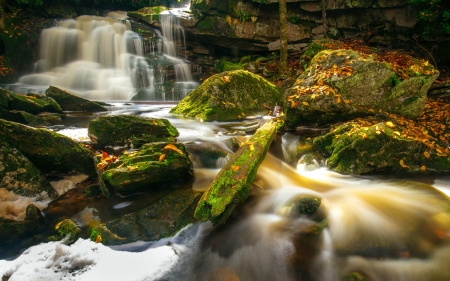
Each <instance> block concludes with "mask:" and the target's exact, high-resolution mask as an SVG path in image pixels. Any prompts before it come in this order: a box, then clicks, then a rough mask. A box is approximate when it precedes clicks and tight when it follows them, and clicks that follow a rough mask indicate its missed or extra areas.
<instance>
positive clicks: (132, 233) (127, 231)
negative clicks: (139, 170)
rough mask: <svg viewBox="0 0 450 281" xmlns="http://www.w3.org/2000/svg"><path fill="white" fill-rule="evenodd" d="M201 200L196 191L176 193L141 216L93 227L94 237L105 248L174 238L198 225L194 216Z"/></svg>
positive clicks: (135, 214) (127, 216)
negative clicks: (181, 231) (181, 230)
mask: <svg viewBox="0 0 450 281" xmlns="http://www.w3.org/2000/svg"><path fill="white" fill-rule="evenodd" d="M200 196H201V193H200V192H195V191H193V190H192V189H184V190H176V191H173V192H171V193H169V194H167V195H165V196H164V197H162V198H160V199H159V200H157V201H156V202H154V203H152V204H150V205H148V206H147V207H145V208H143V209H142V210H140V211H138V212H135V213H130V214H127V215H125V216H122V217H120V218H118V219H116V220H113V221H110V222H107V223H106V224H99V225H97V226H95V227H93V228H92V229H91V231H90V237H91V239H92V240H93V241H102V243H103V244H105V245H118V244H124V243H130V242H134V241H139V240H143V241H156V240H160V239H162V238H166V237H171V236H173V235H175V234H176V233H177V232H178V231H179V230H180V229H182V228H183V227H185V226H186V225H188V224H190V223H193V222H194V221H195V219H194V215H193V213H194V209H195V206H196V205H197V202H198V200H199V198H200ZM99 236H100V237H99Z"/></svg>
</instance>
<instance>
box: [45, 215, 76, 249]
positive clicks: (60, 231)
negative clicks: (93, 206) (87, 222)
mask: <svg viewBox="0 0 450 281" xmlns="http://www.w3.org/2000/svg"><path fill="white" fill-rule="evenodd" d="M55 230H56V233H57V234H55V235H53V236H50V237H49V238H48V240H49V241H59V240H63V239H66V240H65V243H66V244H72V243H74V242H75V241H77V240H78V238H80V228H78V226H77V225H76V223H75V222H74V221H72V220H71V219H64V220H62V221H60V222H58V223H57V224H56V225H55Z"/></svg>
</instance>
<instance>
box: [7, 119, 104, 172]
mask: <svg viewBox="0 0 450 281" xmlns="http://www.w3.org/2000/svg"><path fill="white" fill-rule="evenodd" d="M0 141H3V142H6V143H8V144H9V145H10V146H11V147H14V148H16V149H18V150H19V151H20V152H21V153H23V155H25V156H26V157H27V158H28V159H29V160H30V161H31V162H32V163H33V164H34V165H35V166H36V167H37V168H39V169H40V170H41V171H42V172H43V173H47V172H51V171H57V172H61V173H69V172H78V173H82V174H85V175H95V173H96V171H95V166H94V162H93V160H92V152H91V151H90V150H89V149H87V148H84V147H83V146H81V145H80V144H78V143H76V142H74V141H73V140H71V139H70V138H68V137H66V136H63V135H60V134H58V133H55V132H52V131H49V130H47V129H35V128H31V127H28V126H24V125H21V124H17V123H14V122H8V121H4V120H1V119H0Z"/></svg>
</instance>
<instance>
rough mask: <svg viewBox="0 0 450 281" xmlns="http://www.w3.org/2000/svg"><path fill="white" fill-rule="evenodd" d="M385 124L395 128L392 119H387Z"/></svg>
mask: <svg viewBox="0 0 450 281" xmlns="http://www.w3.org/2000/svg"><path fill="white" fill-rule="evenodd" d="M385 124H386V126H388V127H389V128H394V127H395V125H394V123H392V122H391V121H387V122H386V123H385Z"/></svg>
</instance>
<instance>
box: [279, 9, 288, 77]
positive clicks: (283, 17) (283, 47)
mask: <svg viewBox="0 0 450 281" xmlns="http://www.w3.org/2000/svg"><path fill="white" fill-rule="evenodd" d="M287 53H288V33H287V11H286V0H280V66H279V72H280V74H281V73H283V72H285V71H286V70H287V64H288V63H287V57H288V55H287Z"/></svg>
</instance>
